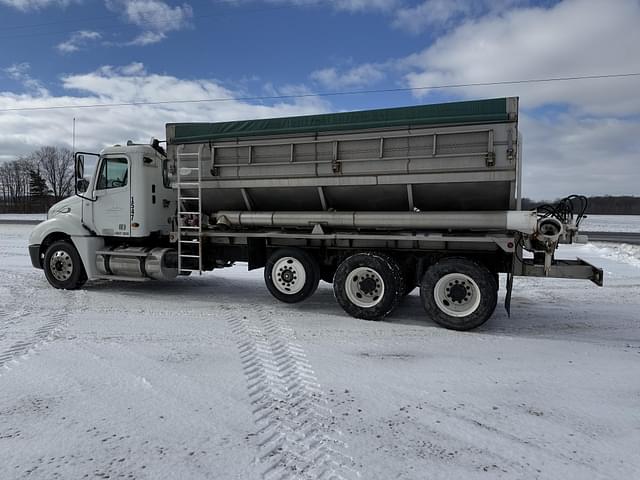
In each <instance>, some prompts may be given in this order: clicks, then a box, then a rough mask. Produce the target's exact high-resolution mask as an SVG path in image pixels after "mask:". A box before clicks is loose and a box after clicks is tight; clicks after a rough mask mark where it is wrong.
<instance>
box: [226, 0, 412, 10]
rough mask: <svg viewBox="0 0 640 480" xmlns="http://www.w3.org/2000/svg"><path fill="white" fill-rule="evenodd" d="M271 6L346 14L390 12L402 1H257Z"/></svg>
mask: <svg viewBox="0 0 640 480" xmlns="http://www.w3.org/2000/svg"><path fill="white" fill-rule="evenodd" d="M255 1H257V0H235V1H234V0H231V1H230V2H228V3H236V4H238V5H243V4H247V3H253V2H255ZM259 1H262V2H264V3H271V4H288V5H293V6H297V7H310V6H326V7H329V8H333V9H335V10H341V11H348V12H366V11H372V10H373V11H390V10H392V9H393V8H395V7H397V6H398V5H400V4H402V2H403V0H259Z"/></svg>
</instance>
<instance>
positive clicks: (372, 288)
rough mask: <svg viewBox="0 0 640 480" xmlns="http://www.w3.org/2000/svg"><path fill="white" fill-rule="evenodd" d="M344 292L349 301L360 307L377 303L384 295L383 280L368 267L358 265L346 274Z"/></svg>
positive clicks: (369, 306) (373, 305)
mask: <svg viewBox="0 0 640 480" xmlns="http://www.w3.org/2000/svg"><path fill="white" fill-rule="evenodd" d="M345 292H346V294H347V298H348V299H349V301H350V302H351V303H353V304H354V305H357V306H358V307H361V308H371V307H375V306H376V305H378V304H379V303H380V302H381V301H382V298H383V296H384V280H383V279H382V277H381V276H380V274H379V273H378V272H376V271H375V270H373V269H371V268H368V267H358V268H356V269H354V270H352V271H351V272H349V275H347V280H346V282H345Z"/></svg>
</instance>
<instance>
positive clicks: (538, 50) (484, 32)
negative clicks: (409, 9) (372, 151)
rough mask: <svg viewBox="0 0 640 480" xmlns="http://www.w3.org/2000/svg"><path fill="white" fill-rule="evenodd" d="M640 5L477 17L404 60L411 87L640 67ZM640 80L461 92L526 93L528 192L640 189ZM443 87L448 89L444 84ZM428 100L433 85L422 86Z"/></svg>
mask: <svg viewBox="0 0 640 480" xmlns="http://www.w3.org/2000/svg"><path fill="white" fill-rule="evenodd" d="M638 24H640V2H638V1H636V0H618V1H616V2H601V1H598V0H564V1H563V2H560V3H558V4H556V5H554V6H553V7H550V8H512V9H509V10H507V11H501V12H500V13H499V14H498V13H497V12H493V13H487V14H485V15H484V16H482V17H481V18H473V16H470V17H468V18H466V19H464V20H463V21H461V23H459V24H458V25H457V26H456V27H455V28H453V29H450V30H449V31H446V32H444V33H443V34H441V35H440V37H439V38H437V40H436V41H435V42H433V43H432V44H431V45H430V46H429V47H427V48H425V49H424V50H423V51H421V52H419V53H417V54H415V55H412V56H410V57H408V58H405V59H403V60H401V61H399V62H398V64H399V65H401V66H402V67H403V68H405V69H407V70H408V73H407V74H406V75H405V77H404V78H405V81H406V83H407V84H408V85H409V86H411V87H423V86H430V85H446V84H469V83H479V82H493V81H508V80H519V79H529V78H550V77H563V76H580V75H599V74H614V73H625V72H640V56H639V55H638V54H637V48H638V47H637V46H638V45H640V29H638V28H637V25H638ZM639 81H640V80H639V79H638V78H637V77H630V78H626V79H603V80H581V81H568V82H548V83H536V84H519V85H498V86H484V87H480V86H478V87H464V88H456V89H451V90H446V92H447V94H449V95H451V96H456V97H462V98H490V97H504V96H519V97H520V105H521V110H522V112H521V117H520V127H521V130H522V131H523V133H524V136H525V143H524V165H525V169H524V173H525V177H524V193H525V195H527V196H530V197H533V198H554V197H558V196H561V195H563V194H568V193H573V192H577V193H586V194H606V193H611V194H624V193H626V194H636V195H637V194H640V178H639V177H640V169H639V168H638V167H637V164H638V160H639V157H638V152H639V151H640V140H639V138H640V135H639V132H640V121H638V120H637V119H638V117H639V116H640V96H638V94H637V91H638V85H639ZM439 92H443V91H442V90H439ZM415 94H416V96H417V97H418V98H421V99H425V101H426V99H427V98H429V97H431V95H432V94H433V91H417V92H416V93H415Z"/></svg>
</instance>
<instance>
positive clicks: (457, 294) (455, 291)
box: [448, 283, 471, 303]
mask: <svg viewBox="0 0 640 480" xmlns="http://www.w3.org/2000/svg"><path fill="white" fill-rule="evenodd" d="M448 288H449V290H448V296H449V298H451V300H453V301H454V302H458V303H462V301H463V300H465V299H468V298H469V291H470V290H471V287H469V286H467V287H466V288H465V286H464V285H462V284H459V283H458V284H449V287H448Z"/></svg>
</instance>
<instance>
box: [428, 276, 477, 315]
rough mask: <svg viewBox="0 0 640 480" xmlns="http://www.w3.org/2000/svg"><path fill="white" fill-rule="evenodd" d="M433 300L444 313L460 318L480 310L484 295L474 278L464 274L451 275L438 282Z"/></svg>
mask: <svg viewBox="0 0 640 480" xmlns="http://www.w3.org/2000/svg"><path fill="white" fill-rule="evenodd" d="M433 298H434V300H435V303H436V305H437V306H438V308H439V309H440V310H442V311H443V312H444V313H446V314H447V315H450V316H452V317H458V318H460V317H466V316H468V315H471V314H472V313H473V312H475V311H476V310H477V309H478V307H479V306H480V300H481V299H482V295H481V293H480V287H478V284H477V283H476V282H475V280H473V278H471V277H470V276H468V275H465V274H464V273H449V274H446V275H444V276H443V277H442V278H440V280H438V281H437V282H436V285H435V287H434V289H433Z"/></svg>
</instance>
